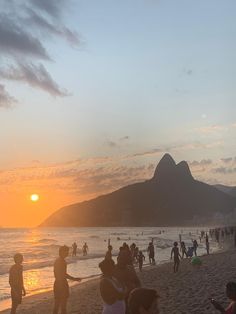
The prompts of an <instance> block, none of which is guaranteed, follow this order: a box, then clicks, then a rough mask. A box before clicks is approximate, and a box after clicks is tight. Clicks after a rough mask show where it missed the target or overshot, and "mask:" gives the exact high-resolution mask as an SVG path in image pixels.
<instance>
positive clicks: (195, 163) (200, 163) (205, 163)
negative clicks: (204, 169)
mask: <svg viewBox="0 0 236 314" xmlns="http://www.w3.org/2000/svg"><path fill="white" fill-rule="evenodd" d="M211 164H212V160H211V159H202V160H200V161H197V160H194V161H191V162H189V165H190V166H193V167H198V166H208V165H211Z"/></svg>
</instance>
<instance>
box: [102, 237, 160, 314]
mask: <svg viewBox="0 0 236 314" xmlns="http://www.w3.org/2000/svg"><path fill="white" fill-rule="evenodd" d="M152 246H153V243H152ZM150 247H151V245H150V243H149V248H148V252H149V258H151V260H150V262H151V263H152V262H153V260H154V261H155V259H154V246H153V249H152V248H150ZM112 249H113V248H112V246H111V245H109V246H108V251H107V253H106V255H105V259H104V260H103V261H102V262H101V263H100V264H99V268H100V269H101V272H102V277H101V281H100V292H101V296H102V299H103V302H104V305H103V312H102V313H103V314H127V313H129V314H149V313H150V314H158V313H159V309H158V298H159V296H158V294H157V292H156V290H154V289H147V288H142V287H141V282H140V279H139V278H138V276H137V274H136V270H135V267H134V264H135V263H138V265H139V270H140V271H142V266H143V261H144V259H145V256H144V254H143V252H142V251H141V250H139V249H138V247H137V246H136V244H135V243H132V244H131V245H130V246H128V244H127V243H125V242H124V243H123V245H122V246H121V247H120V249H119V254H118V256H117V263H115V262H114V260H113V258H112ZM150 251H151V252H150Z"/></svg>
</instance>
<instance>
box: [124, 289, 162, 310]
mask: <svg viewBox="0 0 236 314" xmlns="http://www.w3.org/2000/svg"><path fill="white" fill-rule="evenodd" d="M158 297H159V296H158V294H157V292H156V290H154V289H147V288H136V289H134V290H132V291H131V293H130V295H129V300H128V305H129V310H130V314H138V313H139V310H140V308H141V307H142V308H143V309H145V310H149V309H150V307H151V306H152V304H153V302H154V301H155V300H156V299H157V298H158Z"/></svg>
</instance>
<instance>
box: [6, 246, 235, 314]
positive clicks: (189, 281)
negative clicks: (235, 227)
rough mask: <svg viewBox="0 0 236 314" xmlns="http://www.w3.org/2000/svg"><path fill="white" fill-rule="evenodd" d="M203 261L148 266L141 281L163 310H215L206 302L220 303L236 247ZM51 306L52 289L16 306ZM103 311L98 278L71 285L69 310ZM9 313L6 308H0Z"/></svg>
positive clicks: (45, 312) (231, 276)
mask: <svg viewBox="0 0 236 314" xmlns="http://www.w3.org/2000/svg"><path fill="white" fill-rule="evenodd" d="M201 260H202V265H201V266H193V265H192V264H191V263H190V261H189V260H187V259H185V260H182V261H181V264H180V270H179V272H178V273H173V264H172V262H170V263H165V264H162V265H158V266H150V267H147V268H145V269H144V270H143V272H142V273H139V272H138V275H139V276H140V279H141V282H142V285H143V286H145V287H149V288H155V289H157V291H158V293H159V295H160V297H161V298H160V308H161V313H162V314H177V313H178V314H190V313H192V314H215V313H218V312H217V311H215V310H214V308H213V306H212V305H211V303H210V302H209V298H210V297H213V298H215V299H216V300H218V301H219V302H222V304H223V305H227V304H228V303H229V302H228V300H227V298H226V297H225V284H226V283H227V282H228V281H232V280H233V281H236V250H230V251H227V252H221V253H215V254H212V255H209V256H202V257H201ZM52 307H53V295H52V292H46V293H43V294H39V295H35V296H29V297H26V298H25V299H24V300H23V304H22V305H21V306H20V307H19V309H18V312H17V313H19V314H23V313H24V314H50V313H52ZM101 312H102V300H101V297H100V293H99V279H93V280H90V281H87V282H85V283H82V284H78V285H75V286H73V287H72V288H71V295H70V299H69V302H68V313H70V314H72V313H73V314H98V313H101ZM0 313H1V314H7V313H9V310H5V311H1V312H0Z"/></svg>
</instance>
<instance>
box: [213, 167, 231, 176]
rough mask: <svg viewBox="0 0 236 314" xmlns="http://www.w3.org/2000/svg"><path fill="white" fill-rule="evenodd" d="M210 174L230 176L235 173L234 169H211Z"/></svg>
mask: <svg viewBox="0 0 236 314" xmlns="http://www.w3.org/2000/svg"><path fill="white" fill-rule="evenodd" d="M212 172H214V173H220V174H232V173H236V168H227V167H219V168H214V169H212Z"/></svg>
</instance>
